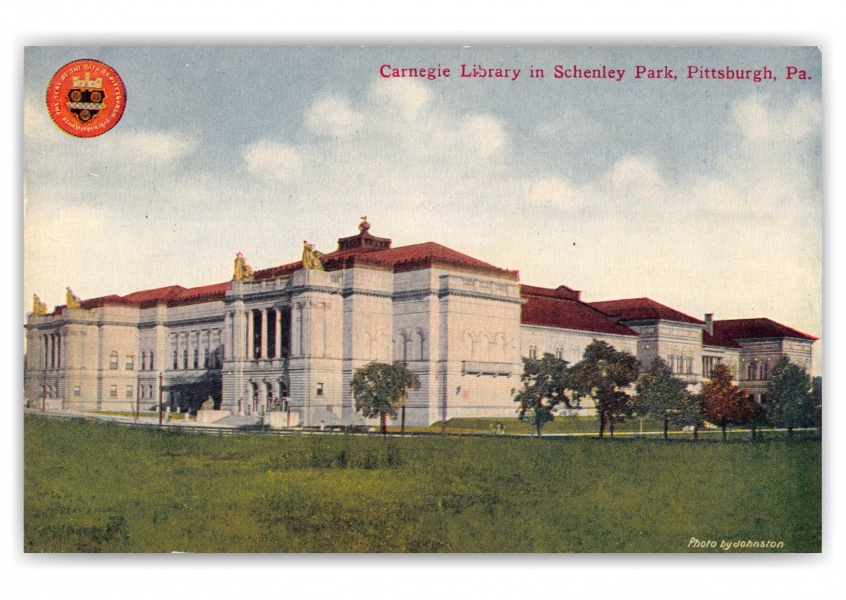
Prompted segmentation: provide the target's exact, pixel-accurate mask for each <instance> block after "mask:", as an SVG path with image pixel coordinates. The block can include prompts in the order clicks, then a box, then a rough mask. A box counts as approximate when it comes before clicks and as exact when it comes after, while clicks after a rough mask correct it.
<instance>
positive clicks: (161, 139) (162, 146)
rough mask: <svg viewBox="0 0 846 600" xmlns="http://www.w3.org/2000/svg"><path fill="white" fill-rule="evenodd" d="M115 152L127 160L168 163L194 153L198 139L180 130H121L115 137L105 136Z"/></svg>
mask: <svg viewBox="0 0 846 600" xmlns="http://www.w3.org/2000/svg"><path fill="white" fill-rule="evenodd" d="M104 141H108V142H109V143H110V146H111V150H110V151H111V152H112V153H113V154H119V155H120V156H122V157H123V158H124V160H125V161H126V162H140V163H157V164H167V163H172V162H174V161H177V160H179V159H181V158H184V157H186V156H188V155H190V154H192V153H193V152H194V151H195V150H196V148H197V140H196V139H195V138H193V137H190V136H188V135H185V134H183V133H179V132H169V131H134V132H120V134H119V135H115V136H114V137H108V138H105V137H104Z"/></svg>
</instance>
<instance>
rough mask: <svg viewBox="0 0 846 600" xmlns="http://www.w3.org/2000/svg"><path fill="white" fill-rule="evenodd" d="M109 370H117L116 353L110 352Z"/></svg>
mask: <svg viewBox="0 0 846 600" xmlns="http://www.w3.org/2000/svg"><path fill="white" fill-rule="evenodd" d="M109 368H110V369H112V370H113V371H114V370H117V368H118V353H117V352H112V353H111V354H110V355H109Z"/></svg>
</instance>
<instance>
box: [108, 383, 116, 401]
mask: <svg viewBox="0 0 846 600" xmlns="http://www.w3.org/2000/svg"><path fill="white" fill-rule="evenodd" d="M109 398H117V386H116V385H113V386H111V387H110V388H109Z"/></svg>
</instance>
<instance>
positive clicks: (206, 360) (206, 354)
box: [203, 348, 211, 369]
mask: <svg viewBox="0 0 846 600" xmlns="http://www.w3.org/2000/svg"><path fill="white" fill-rule="evenodd" d="M203 366H204V367H205V368H206V369H208V368H209V367H210V366H211V362H210V361H209V349H208V348H206V349H205V350H204V351H203Z"/></svg>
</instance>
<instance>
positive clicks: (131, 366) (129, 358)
mask: <svg viewBox="0 0 846 600" xmlns="http://www.w3.org/2000/svg"><path fill="white" fill-rule="evenodd" d="M126 370H127V371H133V370H135V355H134V354H127V355H126Z"/></svg>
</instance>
